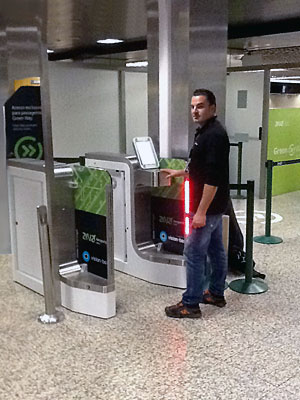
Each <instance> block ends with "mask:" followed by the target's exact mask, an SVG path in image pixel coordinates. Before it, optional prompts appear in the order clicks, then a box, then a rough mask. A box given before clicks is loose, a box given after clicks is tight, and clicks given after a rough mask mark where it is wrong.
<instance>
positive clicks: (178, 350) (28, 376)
mask: <svg viewBox="0 0 300 400" xmlns="http://www.w3.org/2000/svg"><path fill="white" fill-rule="evenodd" d="M235 207H236V209H239V210H241V209H243V208H244V207H245V202H244V201H235ZM255 209H256V210H260V211H261V210H264V202H262V201H256V204H255ZM273 211H274V213H278V214H280V215H281V216H283V220H282V221H281V222H278V223H274V224H273V226H272V233H273V234H274V235H277V236H281V237H282V238H283V239H284V242H283V243H282V244H280V245H272V246H268V245H261V244H256V243H255V244H254V258H255V261H256V264H257V269H258V270H259V271H261V272H264V273H266V274H267V282H268V285H269V290H268V292H266V293H264V294H261V295H255V296H247V295H241V294H238V293H235V292H233V291H231V290H227V292H226V297H227V301H228V306H227V307H225V308H224V309H218V308H214V307H211V306H203V307H202V310H203V319H202V320H173V319H168V318H167V317H166V316H165V315H164V307H165V306H166V305H169V304H172V303H174V302H176V301H177V300H178V299H179V298H180V294H181V290H178V289H173V288H166V287H160V286H156V285H151V284H148V283H146V282H143V281H140V280H138V279H134V278H131V277H129V276H126V275H123V274H120V273H118V274H117V275H116V286H117V298H118V303H117V316H116V317H115V318H112V319H110V320H107V321H105V320H100V319H97V318H92V317H88V316H85V315H79V314H75V313H71V312H69V311H67V310H65V315H66V319H65V321H64V322H62V323H60V324H57V325H55V326H43V325H41V324H39V323H38V322H37V321H36V317H37V315H38V314H39V313H40V312H42V311H43V309H44V305H43V298H42V297H41V296H39V295H37V294H35V293H34V292H32V291H30V290H28V289H26V288H24V287H22V286H20V285H18V284H16V283H13V281H12V278H11V268H10V257H9V256H0V274H1V275H0V276H1V278H0V317H1V324H0V399H1V400H6V399H7V400H8V399H9V400H14V399H22V400H31V399H41V400H45V399H47V400H48V399H49V400H50V399H51V400H52V399H55V400H61V399H64V400H65V399H66V400H72V399H83V400H90V399H101V400H102V399H103V400H104V399H105V400H127V399H128V400H136V399H141V400H156V399H157V400H202V399H203V400H219V399H222V400H223V399H228V400H235V399H239V400H242V399H247V400H248V399H249V400H250V399H256V400H260V399H261V400H285V399H288V400H298V399H299V398H300V397H299V392H300V362H299V358H300V329H299V325H300V313H299V310H300V283H299V282H300V250H299V247H300V224H299V211H300V192H296V193H292V194H289V195H283V196H278V197H276V198H274V200H273ZM257 215H258V214H257ZM257 215H256V222H255V234H262V233H263V229H264V225H263V224H261V221H262V219H261V217H259V216H257ZM231 278H232V277H231Z"/></svg>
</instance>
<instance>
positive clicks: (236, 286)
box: [229, 181, 268, 294]
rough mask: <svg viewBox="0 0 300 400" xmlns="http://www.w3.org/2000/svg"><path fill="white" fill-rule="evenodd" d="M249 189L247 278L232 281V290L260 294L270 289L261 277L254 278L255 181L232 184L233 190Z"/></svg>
mask: <svg viewBox="0 0 300 400" xmlns="http://www.w3.org/2000/svg"><path fill="white" fill-rule="evenodd" d="M238 186H240V188H239V189H240V190H247V220H246V270H245V279H236V280H234V281H231V282H230V284H229V287H230V289H231V290H233V291H235V292H238V293H243V294H260V293H264V292H266V291H267V290H268V285H267V284H266V283H265V282H263V281H261V280H260V279H256V278H253V217H254V181H247V184H241V185H230V189H231V190H236V189H238Z"/></svg>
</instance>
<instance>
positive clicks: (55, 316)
mask: <svg viewBox="0 0 300 400" xmlns="http://www.w3.org/2000/svg"><path fill="white" fill-rule="evenodd" d="M37 216H38V228H39V240H40V249H41V260H42V274H43V288H44V299H45V313H44V314H41V315H39V317H38V321H39V322H41V323H42V324H56V323H57V322H61V321H63V320H64V314H63V312H62V311H58V310H56V307H55V293H54V282H53V274H52V266H51V255H50V240H49V226H48V218H47V208H46V206H38V207H37Z"/></svg>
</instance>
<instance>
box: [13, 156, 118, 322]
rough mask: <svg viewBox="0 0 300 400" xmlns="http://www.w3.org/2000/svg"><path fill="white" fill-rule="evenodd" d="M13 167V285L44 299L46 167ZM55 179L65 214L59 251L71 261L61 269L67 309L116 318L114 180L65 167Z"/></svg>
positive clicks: (32, 163)
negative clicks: (40, 211) (41, 209)
mask: <svg viewBox="0 0 300 400" xmlns="http://www.w3.org/2000/svg"><path fill="white" fill-rule="evenodd" d="M7 165H8V184H9V206H10V207H9V208H10V230H11V237H12V253H13V256H14V257H13V260H14V262H13V279H14V281H16V282H18V283H21V284H22V285H24V286H26V287H27V288H29V289H32V290H34V291H36V292H38V293H40V294H43V293H44V287H43V279H42V265H41V257H40V244H39V237H38V226H37V211H36V208H37V206H40V205H46V206H47V195H46V176H45V168H44V161H43V160H41V161H40V160H32V159H10V160H8V162H7ZM54 175H55V179H56V183H57V195H58V198H59V200H60V207H61V209H62V210H63V213H62V218H61V221H60V224H61V226H60V228H61V232H60V236H59V237H60V240H59V246H60V250H62V252H63V255H64V257H63V258H64V259H66V262H65V263H63V264H60V265H59V274H60V281H61V303H62V306H64V307H66V308H68V309H70V310H71V311H75V312H80V313H83V314H87V315H92V316H96V317H100V318H110V317H113V316H114V315H115V313H116V294H115V285H114V257H113V237H112V236H113V234H112V232H113V227H112V223H111V220H112V204H111V200H112V195H111V178H110V176H109V174H108V173H107V172H106V171H99V170H93V169H88V168H86V167H82V166H79V165H72V166H70V165H66V164H63V163H55V164H54ZM91 200H92V201H91ZM74 214H75V215H74ZM63 215H65V217H63ZM75 218H76V230H75ZM66 227H68V229H66ZM75 233H76V236H77V259H75V256H76V252H75ZM73 242H74V249H73ZM50 244H51V243H50ZM71 250H72V251H71ZM73 250H74V251H73ZM73 253H74V255H73ZM72 257H74V258H72Z"/></svg>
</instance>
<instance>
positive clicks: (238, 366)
mask: <svg viewBox="0 0 300 400" xmlns="http://www.w3.org/2000/svg"><path fill="white" fill-rule="evenodd" d="M235 355H236V353H235ZM235 355H231V356H230V357H229V358H227V359H224V361H226V363H228V362H229V360H230V359H231V358H234V356H235ZM214 358H215V357H214ZM218 361H220V359H218ZM229 363H230V362H229ZM229 365H230V366H231V367H234V368H236V369H238V370H239V371H241V372H243V373H244V374H245V376H246V375H248V374H249V370H245V369H243V368H242V367H241V366H240V365H235V364H232V363H230V364H229ZM296 375H297V374H295V375H293V377H294V376H296ZM293 377H289V378H287V379H286V380H285V381H284V382H281V383H280V384H276V383H274V382H271V381H270V380H268V379H265V378H263V377H262V376H259V375H256V378H257V379H258V380H259V381H260V382H263V383H265V384H268V385H271V386H273V387H274V389H278V388H279V387H280V386H281V385H284V384H286V382H287V381H288V380H290V379H292V378H293ZM292 394H294V393H292ZM264 396H265V394H264ZM258 400H260V399H258Z"/></svg>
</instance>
